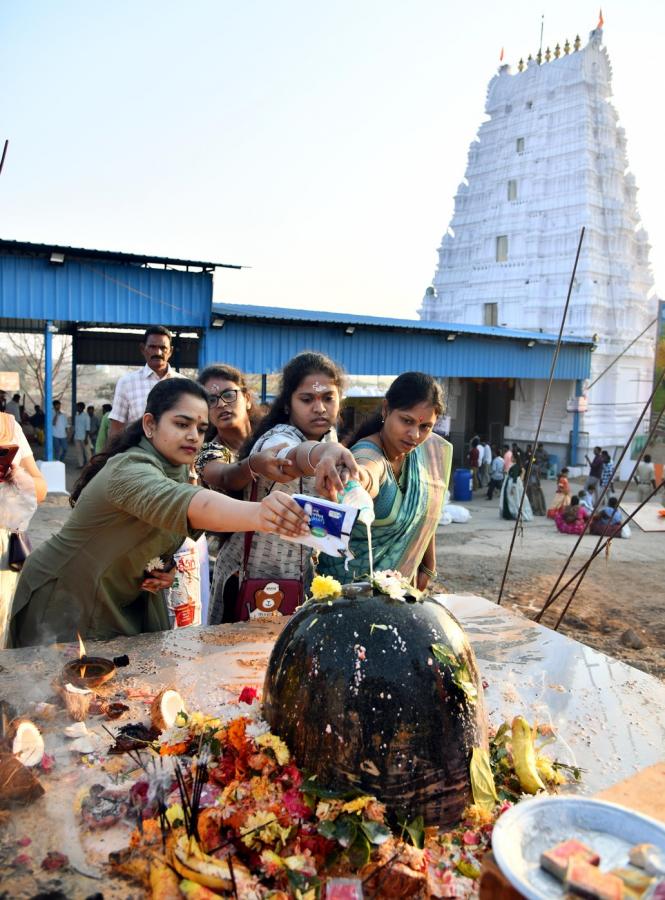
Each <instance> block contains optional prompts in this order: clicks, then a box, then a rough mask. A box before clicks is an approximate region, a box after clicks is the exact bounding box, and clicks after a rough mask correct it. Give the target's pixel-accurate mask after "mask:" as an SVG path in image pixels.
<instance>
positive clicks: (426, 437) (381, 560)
mask: <svg viewBox="0 0 665 900" xmlns="http://www.w3.org/2000/svg"><path fill="white" fill-rule="evenodd" d="M442 413H443V395H442V391H441V387H440V385H439V384H438V382H436V381H435V380H434V379H433V378H432V377H431V376H429V375H425V374H423V373H421V372H405V373H404V374H402V375H400V376H399V377H398V378H396V379H395V381H394V382H393V384H392V385H391V387H390V389H389V390H388V392H387V393H386V396H385V399H384V401H383V406H382V410H381V413H380V414H378V415H377V416H376V417H375V418H373V419H370V420H369V421H368V422H366V423H365V424H364V425H363V426H361V428H360V429H359V430H358V431H357V432H356V434H355V435H354V437H353V438H352V440H351V442H350V448H351V452H352V453H353V456H354V457H355V459H356V462H357V463H358V465H359V469H360V480H361V483H362V485H363V487H364V488H365V489H366V490H367V491H368V493H369V494H370V496H371V497H372V498H373V500H374V514H375V520H374V523H373V524H372V546H373V554H374V569H375V571H380V570H383V569H392V570H394V571H398V572H401V574H402V575H403V576H404V578H406V579H408V580H409V581H411V582H412V583H414V584H415V585H416V587H418V588H419V589H420V590H425V588H426V587H427V585H428V583H429V581H430V580H431V579H432V578H434V577H435V576H436V547H435V533H436V528H437V526H438V524H439V520H440V518H441V510H442V508H443V504H444V501H445V496H446V490H447V488H448V482H449V479H450V464H451V459H452V447H451V445H450V444H449V443H448V442H447V441H445V440H444V439H443V438H441V437H439V436H438V435H437V434H434V433H433V431H432V428H433V426H434V423H435V422H436V420H437V418H438V417H439V416H440V415H441V414H442ZM349 546H350V549H351V552H352V553H353V556H354V558H353V559H352V560H350V562H349V563H348V566H347V565H346V560H345V559H341V558H339V559H338V558H335V557H331V556H325V555H322V556H321V558H320V560H319V564H318V566H317V571H318V572H320V573H321V574H324V575H333V576H334V577H335V578H337V579H338V580H339V581H341V582H342V583H347V582H350V581H353V580H358V579H362V578H366V577H367V574H368V572H369V547H368V543H367V530H366V527H365V526H364V525H362V524H359V523H358V524H356V526H355V527H354V529H353V532H352V534H351V540H350V545H349Z"/></svg>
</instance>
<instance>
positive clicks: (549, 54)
mask: <svg viewBox="0 0 665 900" xmlns="http://www.w3.org/2000/svg"><path fill="white" fill-rule="evenodd" d="M551 59H552V54H551V53H550V48H549V47H548V48H547V50H546V51H545V62H549V61H550V60H551Z"/></svg>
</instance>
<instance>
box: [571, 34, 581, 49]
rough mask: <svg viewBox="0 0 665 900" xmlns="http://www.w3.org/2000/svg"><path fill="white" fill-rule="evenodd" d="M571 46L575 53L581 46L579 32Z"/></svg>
mask: <svg viewBox="0 0 665 900" xmlns="http://www.w3.org/2000/svg"><path fill="white" fill-rule="evenodd" d="M573 46H574V47H575V52H576V53H577V51H578V50H579V49H580V47H581V46H582V41H581V40H580V36H579V34H578V35H577V36H576V37H575V44H574V45H573Z"/></svg>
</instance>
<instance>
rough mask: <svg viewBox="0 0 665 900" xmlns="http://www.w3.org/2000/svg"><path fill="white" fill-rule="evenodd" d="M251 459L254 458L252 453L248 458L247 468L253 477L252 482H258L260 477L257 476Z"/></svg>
mask: <svg viewBox="0 0 665 900" xmlns="http://www.w3.org/2000/svg"><path fill="white" fill-rule="evenodd" d="M251 458H252V454H251V453H250V454H249V456H248V457H247V468H248V469H249V474H250V475H251V476H252V481H258V478H259V476H258V475H257V474H256V472H255V471H254V469H253V468H252V463H251V461H250V460H251Z"/></svg>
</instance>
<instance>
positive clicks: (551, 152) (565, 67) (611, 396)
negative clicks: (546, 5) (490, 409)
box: [420, 28, 657, 463]
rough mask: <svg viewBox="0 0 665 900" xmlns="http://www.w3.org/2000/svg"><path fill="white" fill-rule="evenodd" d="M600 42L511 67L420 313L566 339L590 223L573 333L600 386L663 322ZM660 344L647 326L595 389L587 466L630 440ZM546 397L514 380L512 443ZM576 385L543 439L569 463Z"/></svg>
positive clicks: (596, 35)
mask: <svg viewBox="0 0 665 900" xmlns="http://www.w3.org/2000/svg"><path fill="white" fill-rule="evenodd" d="M602 36H603V32H602V29H600V28H598V29H596V30H594V31H592V32H591V34H590V36H589V41H588V43H587V44H586V46H582V45H581V42H580V40H579V38H577V39H576V40H575V42H574V43H573V45H572V46H571V45H570V44H569V43H568V41H566V42H565V44H564V45H563V47H560V46H559V45H557V46H556V48H555V49H554V51H553V52H551V51H550V50H549V48H548V49H547V50H546V51H545V52H544V53H543V54H542V56H540V54H538V56H537V58H536V59H532V58H531V57H529V60H528V61H527V62H526V64H525V63H524V62H523V61H522V60H520V63H519V65H518V67H517V71H515V72H512V71H511V68H510V66H508V65H502V66H501V67H500V69H499V71H498V74H497V75H495V76H494V77H493V78H492V80H491V81H490V83H489V86H488V91H487V102H486V105H485V111H486V113H487V116H488V118H487V120H486V121H484V122H483V123H482V124H481V126H480V128H479V130H478V135H477V138H476V139H475V140H474V141H473V143H472V144H471V146H470V149H469V156H468V164H467V169H466V173H465V177H464V179H463V181H462V183H461V184H460V186H459V188H458V191H457V194H456V196H455V210H454V214H453V217H452V221H451V222H450V226H449V228H448V230H447V232H446V233H445V234H444V236H443V240H442V242H441V246H440V248H439V251H438V253H439V263H438V267H437V270H436V274H435V277H434V282H433V286H432V287H430V288H428V290H427V292H426V294H425V297H424V299H423V304H422V308H421V310H420V314H421V316H422V318H423V319H435V320H438V321H445V322H451V323H452V322H465V323H473V324H485V325H505V326H508V327H513V328H524V329H528V330H536V331H537V330H541V331H544V332H549V333H555V334H556V333H557V332H558V330H559V327H560V322H561V316H562V312H563V308H564V303H565V299H566V293H567V290H568V284H569V280H570V275H571V272H572V267H573V262H574V259H575V252H576V249H577V243H578V240H579V235H580V230H581V228H582V226H583V225H584V226H586V234H585V239H584V244H583V248H582V253H581V256H580V261H579V265H578V268H577V277H576V279H575V283H574V288H573V293H572V298H571V305H570V308H569V313H568V319H567V323H566V328H565V333H566V334H571V335H573V334H574V335H577V336H583V337H589V338H591V337H593V338H594V340H595V342H596V343H597V349H596V351H595V353H594V354H593V364H592V375H591V379H590V382H593V380H594V379H595V378H596V376H598V375H599V374H600V373H601V372H602V371H603V370H604V369H605V367H606V366H608V365H609V364H610V363H611V362H612V360H613V359H614V358H615V357H616V356H618V355H619V354H620V353H621V352H622V351H623V350H625V348H626V346H627V345H628V344H629V343H630V342H631V341H632V340H633V339H634V338H636V337H637V336H638V335H639V334H640V332H642V331H643V330H644V329H645V328H647V326H648V325H649V323H650V322H651V321H652V320H653V319H654V318H655V317H656V315H657V298H656V296H655V293H654V285H653V278H652V275H651V272H650V268H649V243H648V238H647V233H646V231H645V230H644V229H643V228H642V227H641V223H640V217H639V213H638V209H637V203H636V196H637V187H636V185H635V179H634V177H633V176H632V175H631V174H630V172H628V170H627V167H628V160H627V156H626V136H625V133H624V130H623V128H621V126H620V125H619V124H618V116H617V113H616V111H615V109H614V107H613V105H612V103H611V100H610V97H611V78H612V69H611V66H610V61H609V58H608V54H607V50H606V48H605V47H604V46H603V44H602ZM654 336H655V330H654V329H650V330H648V331H647V333H646V334H645V336H643V337H642V338H641V339H640V340H638V341H637V342H636V343H635V344H634V345H633V346H632V347H631V348H630V349H629V350H628V351H627V352H626V353H625V354H624V355H623V356H622V357H621V359H620V360H619V361H618V362H617V363H616V364H615V365H614V366H613V367H612V368H611V369H610V370H609V372H608V373H607V374H606V375H604V376H603V377H602V378H601V379H600V380H599V381H598V383H597V384H596V385H594V386H593V387H592V388H591V389H590V390H589V391H588V398H587V399H588V408H587V411H586V412H585V413H584V415H583V416H582V417H581V435H580V437H581V440H580V454H579V455H578V462H579V463H583V461H584V460H583V454H584V452H585V450H586V448H587V447H593V446H594V445H595V444H600V445H602V446H603V447H605V448H607V449H609V450H610V451H612V450H613V449H614V448H617V447H622V446H623V445H624V444H625V442H626V439H627V437H628V435H629V433H630V431H631V430H632V428H633V426H634V424H635V421H636V419H637V416H638V415H639V412H640V411H641V407H642V404H643V403H644V402H646V400H647V399H648V397H649V394H650V392H651V388H652V385H653V366H654ZM587 386H588V384H587V385H584V386H579V385H578V390H580V389H581V391H584V392H585V393H586V388H587ZM544 391H545V382H542V381H530V382H527V381H525V382H523V383H519V382H518V383H517V384H516V385H515V386H514V389H513V393H512V399H511V400H510V414H509V424H507V427H506V428H505V429H504V439H506V440H507V441H513V440H514V441H518V442H521V443H528V442H530V441H531V440H532V439H533V436H534V434H535V430H536V425H537V422H538V416H539V413H540V407H541V404H542V401H543V397H544ZM567 391H569V386H567V385H565V384H564V383H563V382H559V383H558V385H557V382H555V383H554V390H553V393H552V395H551V398H550V404H549V408H548V412H547V414H546V418H545V422H544V430H543V432H542V433H541V439H542V440H544V441H545V442H546V445H548V448H552V449H554V448H555V447H558V448H559V449H560V451H561V453H562V455H563V456H565V450H566V447H567V446H568V443H569V436H570V431H571V428H572V414H571V413H569V412H567V406H570V403H568V401H569V399H570V398H569V397H568V396H566V395H565V393H566V392H567ZM562 461H563V459H562Z"/></svg>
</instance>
